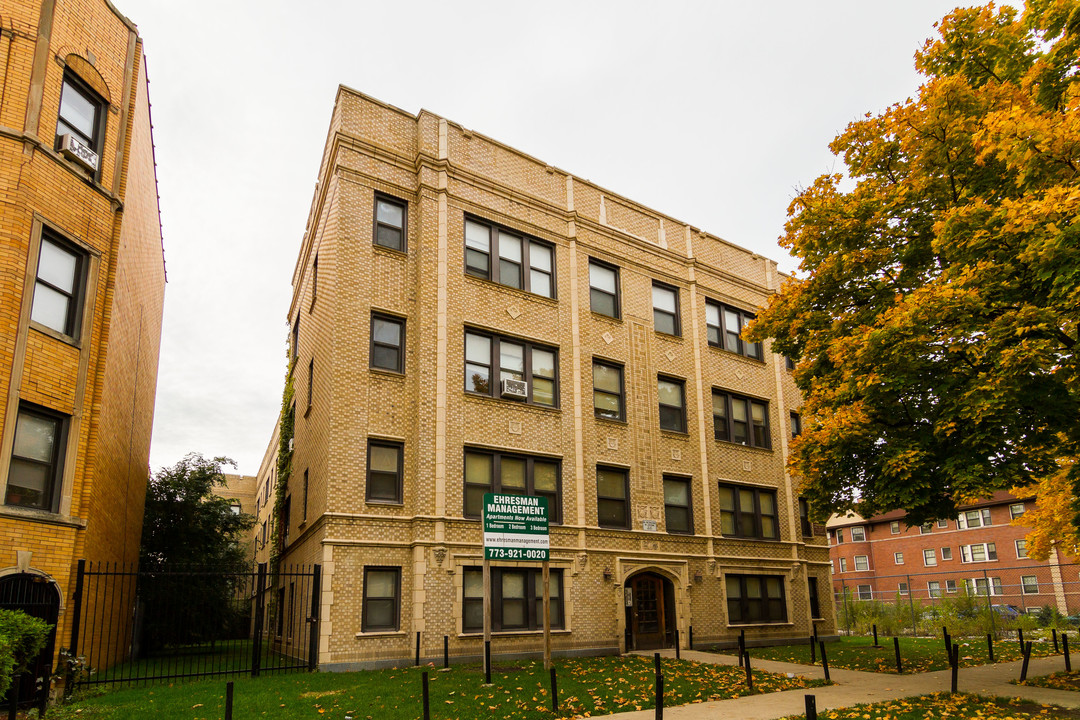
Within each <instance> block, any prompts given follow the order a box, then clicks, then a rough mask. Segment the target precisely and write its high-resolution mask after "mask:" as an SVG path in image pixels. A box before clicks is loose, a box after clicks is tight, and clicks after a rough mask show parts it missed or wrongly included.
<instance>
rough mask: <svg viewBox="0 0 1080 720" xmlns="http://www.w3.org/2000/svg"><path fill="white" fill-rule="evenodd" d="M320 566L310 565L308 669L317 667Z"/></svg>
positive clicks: (320, 593) (320, 589)
mask: <svg viewBox="0 0 1080 720" xmlns="http://www.w3.org/2000/svg"><path fill="white" fill-rule="evenodd" d="M321 597H322V566H321V565H312V566H311V605H310V606H309V610H310V611H311V616H310V617H309V619H308V671H309V672H315V671H316V670H318V669H319V616H320V615H321V612H320V611H321V602H320V599H321Z"/></svg>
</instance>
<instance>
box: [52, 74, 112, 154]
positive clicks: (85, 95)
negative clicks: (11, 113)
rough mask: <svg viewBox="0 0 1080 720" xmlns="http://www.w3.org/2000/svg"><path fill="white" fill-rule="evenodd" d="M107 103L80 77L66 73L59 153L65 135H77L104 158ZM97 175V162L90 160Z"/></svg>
mask: <svg viewBox="0 0 1080 720" xmlns="http://www.w3.org/2000/svg"><path fill="white" fill-rule="evenodd" d="M104 109H105V101H104V100H103V99H101V97H99V96H98V94H97V93H95V92H94V91H93V90H91V89H90V88H89V87H87V86H86V85H85V84H84V83H83V82H82V81H81V80H79V78H78V77H76V76H75V75H72V74H71V73H67V72H65V73H64V85H63V89H62V90H61V91H60V113H59V116H58V117H57V119H56V149H57V150H59V149H60V139H61V137H63V136H64V135H68V134H70V135H73V136H74V137H75V138H76V139H78V140H79V141H80V142H81V143H82V144H83V145H85V146H86V147H88V148H89V149H90V150H92V151H93V152H94V153H95V154H97V155H100V154H101V139H102V136H103V135H104V133H103V132H102V130H104V127H103V122H102V120H103V119H104V117H105V113H104V112H103V111H104ZM86 162H88V163H89V164H91V165H92V166H93V168H94V170H95V171H96V170H97V169H98V162H97V159H96V158H94V159H93V162H90V160H89V159H86Z"/></svg>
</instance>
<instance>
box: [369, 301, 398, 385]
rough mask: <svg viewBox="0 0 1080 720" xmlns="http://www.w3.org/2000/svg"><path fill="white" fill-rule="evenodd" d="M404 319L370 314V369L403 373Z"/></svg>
mask: <svg viewBox="0 0 1080 720" xmlns="http://www.w3.org/2000/svg"><path fill="white" fill-rule="evenodd" d="M404 350H405V318H395V317H389V316H386V315H376V314H375V313H372V314H371V367H373V368H378V369H379V370H389V371H390V372H396V373H403V372H405V352H404Z"/></svg>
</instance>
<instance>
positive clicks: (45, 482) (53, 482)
mask: <svg viewBox="0 0 1080 720" xmlns="http://www.w3.org/2000/svg"><path fill="white" fill-rule="evenodd" d="M66 431H67V418H66V417H65V416H63V415H60V414H58V413H53V412H50V411H49V410H46V409H44V408H38V407H36V406H31V405H27V404H25V403H21V404H20V405H19V415H18V417H17V418H16V420H15V444H14V446H13V447H12V451H11V468H10V469H9V471H8V478H7V494H6V496H5V498H4V503H5V504H7V505H18V506H20V507H27V508H36V509H38V510H45V511H47V512H56V511H57V509H58V508H59V505H60V492H59V491H60V482H61V479H62V477H63V463H64V449H65V445H66V444H67V442H66V440H67V438H66V437H65V436H66V434H67V432H66Z"/></svg>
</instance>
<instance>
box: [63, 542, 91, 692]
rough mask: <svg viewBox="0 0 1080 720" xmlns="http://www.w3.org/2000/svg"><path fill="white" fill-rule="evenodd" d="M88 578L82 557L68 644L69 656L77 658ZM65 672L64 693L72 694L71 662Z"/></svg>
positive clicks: (73, 602)
mask: <svg viewBox="0 0 1080 720" xmlns="http://www.w3.org/2000/svg"><path fill="white" fill-rule="evenodd" d="M85 579H86V560H85V559H80V560H79V562H78V564H77V565H76V569H75V592H74V593H72V596H71V605H72V609H73V610H74V611H75V614H74V615H73V616H72V618H71V642H70V643H69V644H68V657H70V658H71V659H73V660H74V659H75V658H77V657H78V656H79V630H80V627H79V626H80V625H81V623H82V595H83V582H84V581H85ZM66 670H67V672H66V673H65V674H64V695H70V694H71V691H72V690H74V689H75V688H74V687H72V685H73V684H74V680H75V674H74V672H73V669H72V664H71V663H70V662H69V663H68V666H67V668H66Z"/></svg>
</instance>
